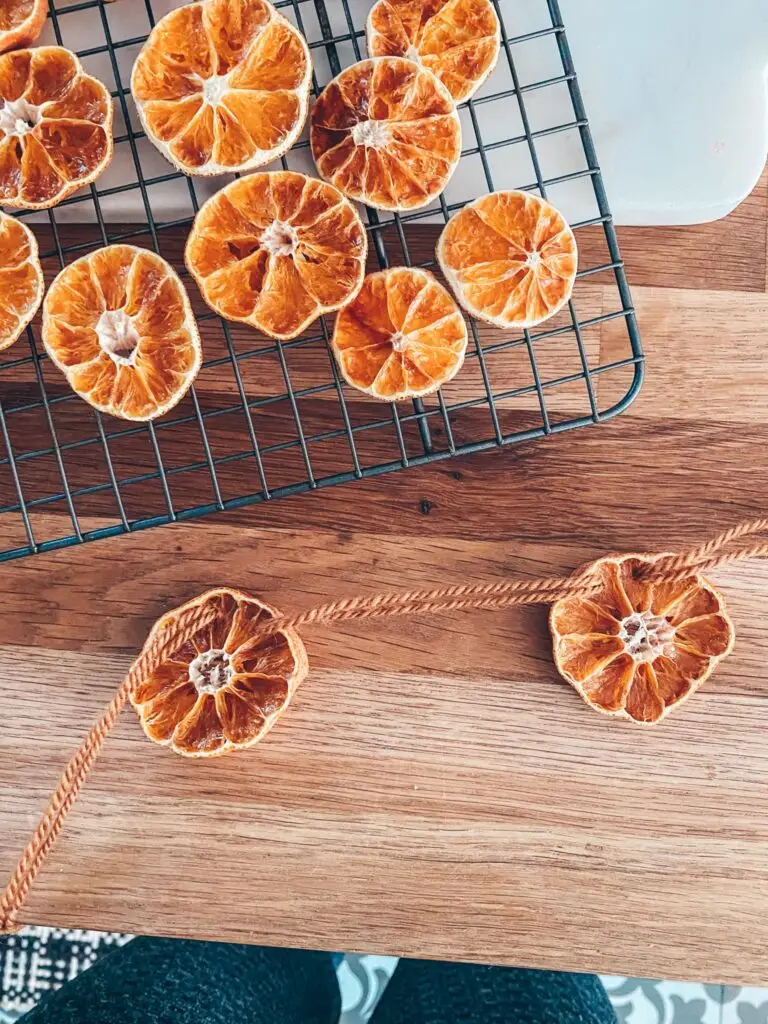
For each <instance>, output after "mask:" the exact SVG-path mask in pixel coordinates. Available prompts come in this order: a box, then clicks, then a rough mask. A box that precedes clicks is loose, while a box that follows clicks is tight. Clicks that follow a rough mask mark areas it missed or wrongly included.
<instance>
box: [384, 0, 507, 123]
mask: <svg viewBox="0 0 768 1024" xmlns="http://www.w3.org/2000/svg"><path fill="white" fill-rule="evenodd" d="M366 36H367V39H368V53H370V55H371V56H372V57H386V56H391V57H407V58H408V59H409V60H413V61H416V62H417V63H420V64H423V65H424V67H425V68H429V70H430V71H432V72H434V73H435V74H436V75H437V77H438V78H439V79H440V81H441V82H442V83H443V84H444V85H446V86H447V87H448V90H449V91H450V93H451V96H453V98H454V101H455V102H456V103H463V102H464V100H468V99H469V97H470V96H472V95H473V94H474V93H475V92H477V90H478V89H479V88H480V86H481V85H482V84H483V82H484V81H485V80H486V78H487V77H488V75H489V74H490V73H491V71H493V69H494V67H495V65H496V61H497V60H498V57H499V45H500V38H501V32H500V27H499V19H498V18H497V17H496V12H495V11H494V9H493V4H492V3H491V2H490V0H378V3H375V4H374V5H373V7H372V8H371V13H370V14H369V15H368V21H367V23H366Z"/></svg>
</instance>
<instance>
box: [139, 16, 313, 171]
mask: <svg viewBox="0 0 768 1024" xmlns="http://www.w3.org/2000/svg"><path fill="white" fill-rule="evenodd" d="M311 75H312V66H311V63H310V57H309V48H308V47H307V44H306V41H305V40H304V37H303V36H302V35H301V33H300V32H299V31H298V30H297V29H295V28H294V27H293V25H291V23H290V22H289V21H287V20H286V19H285V18H284V17H283V16H282V15H281V14H278V12H277V11H276V10H275V8H274V7H273V6H272V5H271V4H270V3H267V2H266V0H202V2H200V3H192V4H186V5H185V6H184V7H179V8H178V9H177V10H174V11H171V12H170V13H169V14H166V16H165V17H164V18H162V19H161V20H160V21H159V22H158V23H157V25H155V27H154V28H153V29H152V31H151V32H150V34H149V38H148V39H147V41H146V43H145V44H144V46H143V47H142V49H141V52H140V53H139V56H138V57H137V58H136V63H135V64H134V66H133V72H132V74H131V92H132V93H133V98H134V100H135V101H136V107H137V109H138V112H139V117H140V118H141V123H142V125H143V126H144V130H145V131H146V133H147V135H148V137H149V138H150V139H151V140H152V142H153V143H154V144H155V145H156V146H157V148H158V149H159V150H160V152H161V153H162V154H163V156H165V157H166V158H167V159H168V160H170V162H171V163H172V164H173V165H174V166H175V167H178V168H179V170H181V171H184V172H185V173H186V174H221V173H222V172H224V171H249V170H253V169H254V168H256V167H263V166H264V165H265V164H268V163H270V162H271V161H273V160H276V159H277V158H278V157H279V156H282V155H283V153H286V152H287V151H288V150H289V149H290V148H291V146H292V145H293V144H294V142H295V141H296V139H297V138H298V137H299V134H300V133H301V129H302V128H303V127H304V122H305V121H306V119H307V109H308V106H309V86H310V78H311Z"/></svg>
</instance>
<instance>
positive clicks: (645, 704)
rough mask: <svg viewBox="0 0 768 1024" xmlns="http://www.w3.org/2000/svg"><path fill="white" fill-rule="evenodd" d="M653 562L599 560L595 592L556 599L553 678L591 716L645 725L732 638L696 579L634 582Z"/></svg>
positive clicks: (685, 690) (674, 701)
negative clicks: (564, 681) (597, 714)
mask: <svg viewBox="0 0 768 1024" xmlns="http://www.w3.org/2000/svg"><path fill="white" fill-rule="evenodd" d="M660 557H662V556H660V555H656V556H655V557H648V556H642V555H623V556H620V557H615V558H602V559H600V561H598V562H596V563H595V566H594V567H595V569H596V571H597V573H598V574H599V579H600V582H601V586H602V589H601V590H600V591H599V592H598V593H596V594H594V595H592V596H591V597H590V598H589V599H588V600H587V599H585V598H580V597H571V598H566V599H565V600H562V601H558V602H557V603H556V604H554V605H553V606H552V610H551V612H550V617H549V625H550V630H551V632H552V638H553V642H554V655H555V664H556V665H557V669H558V671H559V672H560V674H561V675H562V676H564V677H565V678H566V679H567V680H568V682H569V683H571V685H572V686H574V687H575V688H576V690H578V692H579V693H580V694H581V696H582V697H583V698H584V700H585V701H586V702H587V703H588V704H589V705H590V707H593V708H595V710H596V711H602V712H603V713H605V714H608V715H616V716H618V717H620V718H629V719H631V720H632V721H634V722H642V723H646V724H652V723H654V722H658V721H659V720H660V719H661V718H663V717H664V716H665V715H666V714H667V713H668V712H669V711H671V710H672V709H673V708H674V707H677V705H678V704H681V703H682V702H683V701H684V700H686V699H687V698H688V697H690V696H691V695H692V694H694V693H695V692H696V690H697V689H698V688H699V687H700V686H701V684H702V683H703V682H704V680H705V679H706V678H707V677H708V676H709V675H710V673H711V672H712V670H713V669H714V668H715V666H716V665H717V664H718V663H719V662H720V661H722V659H723V658H724V657H725V656H726V655H727V654H729V653H730V651H731V648H732V647H733V639H734V632H733V625H732V623H731V620H730V619H729V618H728V614H727V612H726V609H725V602H724V600H723V598H722V597H721V596H720V594H718V592H717V591H716V590H715V588H714V587H713V586H712V584H711V583H709V582H708V581H707V580H705V579H704V578H703V577H702V576H699V575H694V576H691V577H690V578H689V579H686V580H683V581H682V582H680V583H649V582H647V581H645V580H644V579H643V578H642V574H643V571H647V569H648V568H649V567H650V566H652V565H653V564H654V562H655V561H657V560H658V558H660Z"/></svg>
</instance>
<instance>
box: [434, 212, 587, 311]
mask: <svg viewBox="0 0 768 1024" xmlns="http://www.w3.org/2000/svg"><path fill="white" fill-rule="evenodd" d="M437 259H438V261H439V263H440V266H441V268H442V271H443V273H444V274H445V277H446V280H447V281H448V284H449V285H450V286H451V288H452V289H453V292H454V294H455V295H456V298H457V299H458V300H459V302H460V303H461V304H462V306H463V307H464V308H465V309H466V310H468V311H469V312H470V313H472V315H473V316H476V317H478V318H479V319H480V320H487V321H488V323H491V324H495V325H496V326H497V327H521V328H526V327H535V326H536V324H540V323H542V322H543V321H544V320H547V319H548V318H549V317H551V316H553V315H554V314H555V313H556V312H557V311H558V310H559V309H561V308H562V306H564V305H565V303H566V302H568V300H569V299H570V297H571V293H572V291H573V283H574V281H575V280H576V268H577V263H578V255H577V251H576V239H575V238H574V236H573V232H572V231H571V229H570V228H569V226H568V224H567V223H566V221H565V218H564V217H563V215H562V214H561V213H559V212H558V211H557V210H556V209H555V208H554V206H551V205H550V204H549V203H548V202H546V201H545V200H544V199H539V197H538V196H534V195H531V193H530V192H490V193H489V194H488V195H485V196H481V197H480V198H479V199H476V200H475V201H474V202H472V203H469V204H468V205H467V206H465V207H464V208H463V209H461V210H459V212H458V213H457V214H456V215H455V216H454V217H452V218H451V219H450V220H449V221H448V223H447V224H446V226H445V227H444V228H443V231H442V233H441V235H440V238H439V240H438V243H437Z"/></svg>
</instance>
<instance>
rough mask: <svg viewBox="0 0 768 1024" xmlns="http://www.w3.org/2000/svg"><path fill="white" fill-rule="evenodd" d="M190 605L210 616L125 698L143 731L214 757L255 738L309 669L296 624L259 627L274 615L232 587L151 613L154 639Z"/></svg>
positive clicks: (177, 748)
mask: <svg viewBox="0 0 768 1024" xmlns="http://www.w3.org/2000/svg"><path fill="white" fill-rule="evenodd" d="M192 607H204V608H210V609H212V610H213V611H214V612H215V613H216V614H215V618H214V619H213V621H212V622H211V623H210V624H209V625H207V626H205V627H204V628H203V629H201V630H200V631H199V632H198V633H197V634H196V635H195V636H193V637H192V639H191V640H189V641H187V642H186V643H185V644H182V645H180V647H179V648H178V650H176V651H174V652H173V653H172V654H171V655H170V657H168V658H167V659H166V661H165V662H163V663H162V664H160V665H158V666H157V667H156V668H155V670H154V671H153V672H152V673H151V674H150V675H149V676H148V677H147V678H145V679H143V680H142V681H141V682H140V684H139V686H138V687H137V688H136V690H135V691H134V693H133V696H132V697H131V703H132V704H133V707H134V708H135V710H136V713H137V715H138V716H139V721H140V723H141V727H142V729H143V730H144V733H145V734H146V735H147V736H148V737H149V739H151V740H153V741H154V742H155V743H159V744H162V745H164V746H168V747H170V749H171V750H172V751H173V752H174V753H176V754H181V755H182V756H184V757H198V758H201V757H217V756H221V755H222V754H227V753H230V752H231V751H234V750H243V749H246V748H247V747H252V746H253V745H254V744H255V743H258V742H259V740H261V739H262V738H263V737H264V736H265V735H266V734H267V733H268V732H269V731H270V729H272V727H273V726H274V725H275V724H276V722H277V721H278V720H279V719H280V717H281V716H282V715H283V714H284V712H285V710H286V709H287V707H288V705H289V704H290V701H291V699H292V697H293V695H294V693H295V692H296V688H297V687H298V686H299V684H300V683H301V682H302V681H303V680H304V679H305V677H306V675H307V673H308V671H309V663H308V660H307V653H306V650H305V648H304V644H303V643H302V640H301V637H300V636H299V634H298V633H297V632H296V630H294V629H291V628H285V629H282V630H278V631H276V632H273V633H265V629H264V627H265V626H266V625H267V624H268V623H269V622H270V620H272V619H274V618H276V617H277V616H278V612H277V611H276V610H275V609H274V608H272V607H271V606H270V605H268V604H265V603H264V602H263V601H260V600H258V599H257V598H254V597H249V596H248V595H247V594H244V593H242V592H241V591H238V590H231V589H229V588H228V587H220V588H217V589H215V590H210V591H208V592H207V593H205V594H202V595H201V596H200V597H197V598H195V599H194V600H192V601H189V602H187V604H184V605H182V606H181V607H179V608H176V609H174V610H173V611H170V612H168V613H167V614H166V615H163V616H162V618H160V619H158V621H157V622H156V623H155V625H154V626H153V627H152V630H151V632H150V634H149V637H148V639H147V644H150V643H151V642H153V641H155V640H156V639H157V638H158V637H159V636H161V635H162V633H163V631H164V630H165V629H167V628H168V627H169V626H171V625H172V624H173V623H174V622H175V621H176V620H177V618H178V616H179V615H180V614H181V613H182V612H184V611H186V610H187V609H189V608H192Z"/></svg>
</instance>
